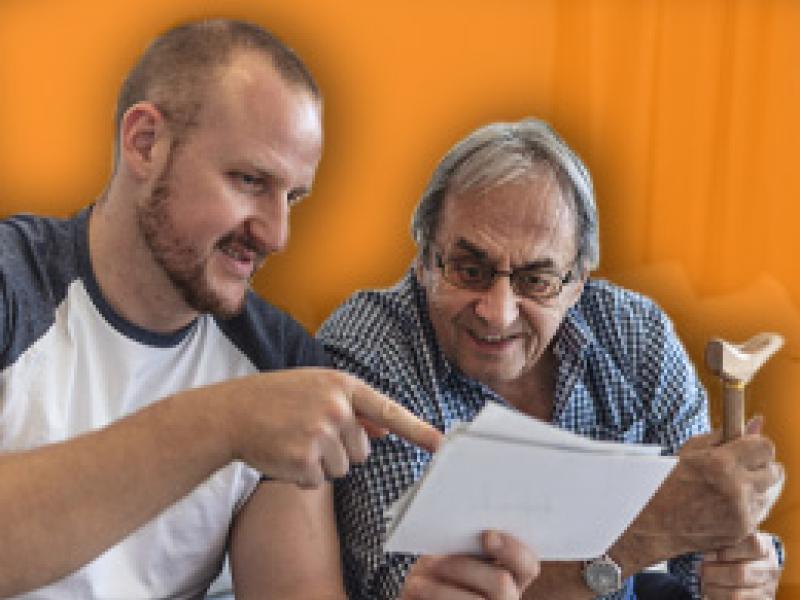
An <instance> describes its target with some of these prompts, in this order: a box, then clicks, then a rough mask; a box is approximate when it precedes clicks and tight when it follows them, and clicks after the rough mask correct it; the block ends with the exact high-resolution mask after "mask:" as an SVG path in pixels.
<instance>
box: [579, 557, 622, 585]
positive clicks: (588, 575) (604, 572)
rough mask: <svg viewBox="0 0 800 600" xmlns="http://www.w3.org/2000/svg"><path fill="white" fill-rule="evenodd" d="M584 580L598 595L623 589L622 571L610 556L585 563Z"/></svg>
mask: <svg viewBox="0 0 800 600" xmlns="http://www.w3.org/2000/svg"><path fill="white" fill-rule="evenodd" d="M583 579H584V580H585V581H586V585H588V586H589V589H590V590H592V591H593V592H594V593H596V594H601V595H602V594H610V593H611V592H616V591H617V590H619V589H621V588H622V569H620V567H619V565H618V564H617V563H616V562H614V559H612V558H611V557H610V556H609V555H608V554H604V555H603V556H600V557H598V558H595V559H593V560H587V561H586V562H585V563H583Z"/></svg>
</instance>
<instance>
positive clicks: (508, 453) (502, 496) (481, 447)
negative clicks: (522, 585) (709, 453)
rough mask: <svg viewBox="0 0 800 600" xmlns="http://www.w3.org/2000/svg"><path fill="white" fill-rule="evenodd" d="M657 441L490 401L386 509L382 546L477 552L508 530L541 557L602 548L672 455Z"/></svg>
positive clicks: (651, 489) (569, 556)
mask: <svg viewBox="0 0 800 600" xmlns="http://www.w3.org/2000/svg"><path fill="white" fill-rule="evenodd" d="M660 451H661V449H660V448H659V447H658V446H645V445H636V444H618V443H614V442H599V441H592V440H589V439H586V438H583V437H580V436H577V435H575V434H572V433H569V432H567V431H563V430H560V429H557V428H555V427H552V426H550V425H547V424H545V423H542V422H541V421H538V420H536V419H533V418H531V417H528V416H526V415H524V414H522V413H519V412H516V411H513V410H509V409H507V408H504V407H502V406H500V405H497V404H488V405H487V406H486V407H485V408H484V409H483V410H482V411H481V412H480V414H479V415H478V416H477V417H476V418H475V420H474V421H472V423H469V424H465V425H462V426H460V427H458V428H457V429H455V430H454V431H452V432H451V433H450V434H448V436H447V439H446V440H445V442H444V444H443V445H442V447H441V449H440V450H439V452H437V453H436V455H435V456H434V458H433V460H432V461H431V463H430V465H429V466H428V469H427V471H426V472H425V474H424V475H423V477H422V478H421V479H420V480H419V481H418V482H417V483H416V484H415V485H414V486H412V487H411V488H410V489H409V490H408V491H407V492H406V493H405V494H404V495H403V496H402V497H401V498H399V499H398V500H397V502H396V503H395V504H393V505H392V506H391V507H390V508H389V509H388V510H387V513H386V516H387V519H388V521H389V523H388V535H387V540H386V543H385V545H384V550H385V551H386V552H406V553H410V554H453V553H480V551H481V550H480V538H479V535H480V532H481V531H483V530H485V529H495V530H500V531H506V532H508V533H511V534H513V535H515V536H516V537H517V538H519V539H520V540H522V541H523V542H525V543H526V544H527V545H528V546H529V547H531V548H532V549H534V550H535V551H536V552H537V554H538V555H539V558H540V559H541V560H584V559H589V558H594V557H596V556H600V555H602V554H603V553H604V552H606V550H608V548H609V547H610V546H611V545H612V544H613V543H614V541H615V540H616V539H617V538H618V537H619V536H620V535H621V534H622V532H623V531H625V529H626V528H627V527H628V525H629V524H630V523H631V521H633V519H634V518H635V517H636V515H638V514H639V512H640V511H641V510H642V508H643V507H644V505H645V504H646V503H647V502H648V500H649V499H650V498H651V496H652V495H653V494H654V493H655V491H656V490H657V489H658V487H659V486H660V485H661V482H662V481H663V480H664V478H665V477H666V476H667V475H668V474H669V472H670V471H671V470H672V468H673V466H674V465H675V463H676V462H677V459H676V458H674V457H666V456H660Z"/></svg>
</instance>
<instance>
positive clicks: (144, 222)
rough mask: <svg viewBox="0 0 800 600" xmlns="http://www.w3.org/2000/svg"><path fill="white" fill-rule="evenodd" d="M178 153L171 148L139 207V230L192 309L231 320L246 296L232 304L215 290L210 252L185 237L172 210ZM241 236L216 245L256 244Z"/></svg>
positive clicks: (232, 237)
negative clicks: (172, 180)
mask: <svg viewBox="0 0 800 600" xmlns="http://www.w3.org/2000/svg"><path fill="white" fill-rule="evenodd" d="M175 150H176V148H174V147H173V148H171V149H170V153H169V157H168V158H167V163H166V164H165V166H164V169H163V171H162V172H161V174H160V175H159V178H158V180H157V181H156V184H155V186H154V187H153V190H152V192H151V193H150V196H149V197H148V198H147V200H146V201H145V202H144V204H142V205H139V206H137V210H136V213H137V222H138V226H139V231H140V232H141V234H142V237H143V238H144V240H145V243H146V244H147V246H148V248H149V249H150V252H151V254H152V256H153V258H154V259H155V261H156V262H157V263H158V264H159V265H160V266H161V268H162V269H163V271H164V273H165V274H166V275H167V277H168V278H169V279H170V281H171V282H172V284H173V285H174V286H175V289H176V290H177V291H178V292H179V293H180V294H181V296H182V297H183V300H184V301H185V302H186V304H187V305H188V306H190V307H191V308H193V309H194V310H196V311H198V312H200V313H211V314H213V315H215V316H217V317H220V318H223V319H229V318H231V317H234V316H236V315H237V314H239V313H240V312H241V310H242V307H243V306H244V300H245V294H242V296H241V298H239V300H238V301H231V300H229V299H226V298H224V297H223V296H222V295H221V294H220V293H218V292H217V291H215V290H214V288H213V287H212V285H211V282H210V281H209V278H208V275H207V267H208V260H209V257H210V253H204V252H203V251H201V249H200V248H199V247H197V246H196V245H195V244H193V243H192V242H191V240H187V239H186V238H185V237H183V236H181V234H180V233H179V229H178V227H176V223H175V219H174V217H173V216H172V215H173V213H172V212H171V211H170V210H169V208H170V204H171V195H170V187H169V181H170V175H171V168H172V160H173V155H174V153H175ZM240 237H241V236H237V235H235V234H234V233H229V234H228V235H226V236H224V237H223V238H221V239H220V240H219V242H218V243H217V244H216V245H217V246H218V247H225V246H227V245H229V244H230V243H232V242H234V241H238V243H240V244H241V243H244V244H245V245H252V243H251V242H249V240H244V241H243V240H241V239H239V238H240Z"/></svg>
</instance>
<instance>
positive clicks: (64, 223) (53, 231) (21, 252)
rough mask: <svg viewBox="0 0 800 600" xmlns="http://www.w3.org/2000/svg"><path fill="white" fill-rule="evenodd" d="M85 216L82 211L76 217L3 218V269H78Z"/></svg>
mask: <svg viewBox="0 0 800 600" xmlns="http://www.w3.org/2000/svg"><path fill="white" fill-rule="evenodd" d="M85 219H86V215H85V214H84V213H81V214H80V215H78V216H77V217H74V218H72V219H56V218H49V217H39V216H35V215H15V216H13V217H10V218H8V219H5V220H3V221H0V269H2V270H3V271H4V272H5V273H7V274H10V275H12V276H23V275H24V274H25V273H29V272H31V271H33V270H38V271H40V272H41V274H56V273H58V272H59V271H66V270H73V271H74V270H76V268H75V265H74V263H75V256H76V254H77V253H78V245H79V244H80V243H81V241H82V240H81V233H82V232H83V231H85V229H84V227H83V226H84V225H85ZM15 279H16V277H15Z"/></svg>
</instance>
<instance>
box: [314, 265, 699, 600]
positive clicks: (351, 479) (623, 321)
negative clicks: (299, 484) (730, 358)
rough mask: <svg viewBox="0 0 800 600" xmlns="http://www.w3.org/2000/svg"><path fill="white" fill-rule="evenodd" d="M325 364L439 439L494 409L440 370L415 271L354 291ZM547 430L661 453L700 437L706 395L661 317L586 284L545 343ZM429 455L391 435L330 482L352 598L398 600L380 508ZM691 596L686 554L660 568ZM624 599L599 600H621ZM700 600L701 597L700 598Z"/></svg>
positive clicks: (337, 316)
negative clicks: (551, 393) (550, 363)
mask: <svg viewBox="0 0 800 600" xmlns="http://www.w3.org/2000/svg"><path fill="white" fill-rule="evenodd" d="M317 336H318V337H319V339H320V340H321V341H322V342H323V344H324V345H325V347H326V349H327V350H328V352H329V353H330V355H331V358H332V360H333V363H334V365H336V366H337V367H338V368H341V369H344V370H347V371H349V372H351V373H354V374H355V375H357V376H359V377H361V378H362V379H364V380H365V381H367V382H368V383H370V384H371V385H373V386H374V387H376V388H377V389H380V390H381V391H383V392H384V393H386V394H388V395H389V396H391V397H392V398H394V399H395V400H397V401H399V402H401V403H402V404H403V405H404V406H406V407H407V408H408V409H410V410H411V411H413V412H414V413H415V414H417V415H418V416H419V417H421V418H423V419H425V420H426V421H428V422H429V423H432V424H433V425H435V426H436V427H437V428H438V429H440V430H441V431H443V432H447V431H449V430H450V429H451V428H452V427H453V425H455V424H456V423H458V422H460V421H470V420H472V419H473V418H474V417H475V416H476V414H477V413H478V412H479V411H480V410H481V408H482V407H483V406H484V405H485V404H486V403H487V402H499V403H501V404H505V402H504V400H503V399H502V398H501V397H499V396H498V395H497V394H496V393H494V392H493V391H492V390H491V389H489V388H488V387H486V386H485V385H483V384H481V383H480V382H478V381H475V380H473V379H470V378H468V377H466V376H465V375H464V374H462V373H461V372H460V371H458V370H457V369H456V368H455V367H454V366H453V365H452V364H451V363H449V362H448V361H447V360H446V359H445V357H444V356H443V354H442V352H441V351H440V349H439V347H438V345H437V344H436V340H435V337H434V333H433V328H432V325H431V322H430V319H429V316H428V311H427V301H426V297H425V291H424V289H422V288H421V287H420V286H419V284H418V283H417V281H416V278H415V276H414V272H413V270H409V272H408V273H407V274H406V276H405V277H404V278H403V279H402V280H400V281H399V282H398V283H397V284H396V285H395V286H394V287H392V288H389V289H386V290H378V291H364V292H358V293H356V294H354V295H353V296H352V297H351V298H350V299H349V300H348V301H347V302H345V303H344V304H343V305H342V306H341V307H339V308H338V309H337V310H336V311H335V312H334V313H333V314H332V315H331V316H330V317H329V318H328V320H327V321H326V322H325V323H324V324H323V325H322V327H321V328H320V330H319V332H318V333H317ZM553 344H554V345H553V351H554V355H555V357H556V361H557V363H558V367H557V368H558V372H557V377H556V389H555V406H554V410H553V424H555V425H557V426H558V427H561V428H564V429H568V430H570V431H573V432H575V433H578V434H581V435H585V436H588V437H591V438H593V439H602V440H614V441H618V442H640V443H655V444H660V445H661V446H662V447H664V448H665V451H666V452H667V453H670V454H671V453H675V452H676V450H677V449H678V448H679V447H680V446H681V445H682V444H683V442H685V441H686V440H687V439H688V438H689V437H691V436H693V435H696V434H699V433H702V432H705V431H707V430H708V428H709V425H708V423H709V421H708V411H707V402H706V395H705V391H704V390H703V388H702V386H701V384H700V382H699V380H698V378H697V375H696V373H695V370H694V368H693V366H692V364H691V362H690V361H689V358H688V356H687V354H686V351H685V350H684V348H683V346H682V345H681V343H680V341H679V340H678V338H677V336H676V334H675V331H674V329H673V326H672V324H671V322H670V321H669V319H668V318H667V317H666V316H665V315H664V313H663V312H662V311H661V310H660V309H659V308H658V307H657V306H656V305H655V304H654V303H653V302H652V301H651V300H648V299H647V298H644V297H643V296H640V295H638V294H635V293H633V292H630V291H627V290H624V289H621V288H619V287H616V286H614V285H612V284H610V283H608V282H605V281H601V280H589V281H588V282H587V283H586V286H585V288H584V291H583V294H582V296H581V298H580V300H579V302H578V303H577V304H576V305H575V306H574V307H573V308H572V309H570V311H569V312H568V313H567V315H566V317H565V318H564V321H563V323H562V324H561V326H560V328H559V330H558V333H557V334H556V337H555V339H554V341H553ZM430 459H431V456H430V454H429V453H427V452H425V451H423V450H421V449H419V448H417V447H415V446H413V445H411V444H408V443H406V442H405V441H403V440H401V439H399V438H397V437H396V436H393V435H390V436H386V437H384V438H382V439H379V440H376V441H373V444H372V453H371V455H370V457H369V459H368V460H367V462H366V463H365V464H363V465H361V466H357V467H354V468H353V469H352V470H351V471H350V474H349V475H348V476H347V477H346V478H344V479H341V480H337V482H336V485H335V500H336V511H337V520H338V525H339V532H340V536H341V543H342V560H343V565H344V574H345V583H346V585H347V589H348V593H349V594H350V598H351V599H353V600H388V599H393V598H396V597H397V596H398V595H399V593H400V590H401V588H402V584H403V579H404V577H405V575H406V573H407V571H408V569H409V567H410V566H411V565H412V564H413V562H414V560H415V557H414V556H410V555H402V554H384V553H383V552H382V551H381V545H382V543H383V540H384V538H385V535H386V523H385V521H384V516H383V514H384V509H386V507H388V506H389V505H391V504H392V503H393V502H394V501H395V500H396V499H397V498H398V497H399V496H400V495H401V494H402V493H403V492H404V491H405V490H406V489H407V488H408V487H409V486H410V485H412V484H413V483H414V482H415V481H416V480H417V479H419V477H420V476H421V475H422V473H423V471H424V470H425V467H426V465H427V464H428V461H429V460H430ZM670 569H671V571H672V572H673V573H674V574H676V575H677V576H678V577H680V578H681V579H682V580H683V581H684V582H685V583H686V584H687V585H689V586H691V587H692V588H693V589H696V588H697V577H696V574H695V571H694V568H693V561H692V559H691V558H690V557H682V558H678V559H676V560H673V561H671V562H670ZM623 596H624V594H623V592H618V593H617V594H611V595H609V596H607V597H606V598H608V599H609V600H610V599H612V598H613V599H621V598H623ZM698 597H699V596H698Z"/></svg>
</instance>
